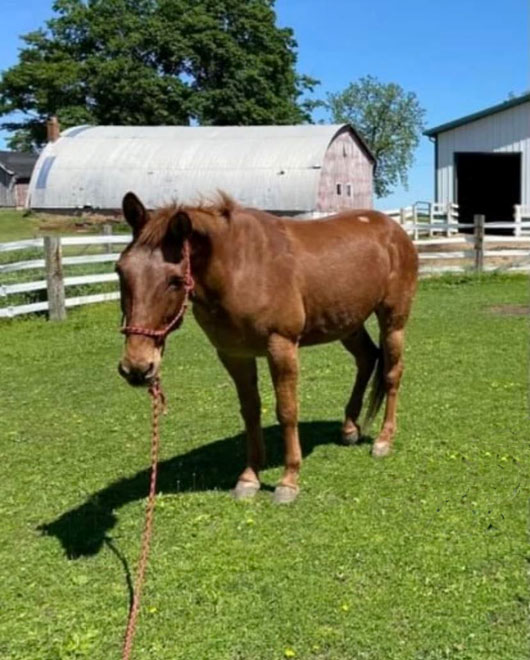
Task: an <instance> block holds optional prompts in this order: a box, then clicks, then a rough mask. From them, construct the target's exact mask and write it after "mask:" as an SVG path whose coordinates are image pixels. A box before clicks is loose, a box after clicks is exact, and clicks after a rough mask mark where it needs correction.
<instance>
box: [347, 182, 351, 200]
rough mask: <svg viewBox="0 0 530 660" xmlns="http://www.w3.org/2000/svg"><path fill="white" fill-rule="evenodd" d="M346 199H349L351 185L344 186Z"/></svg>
mask: <svg viewBox="0 0 530 660" xmlns="http://www.w3.org/2000/svg"><path fill="white" fill-rule="evenodd" d="M346 197H351V183H347V184H346Z"/></svg>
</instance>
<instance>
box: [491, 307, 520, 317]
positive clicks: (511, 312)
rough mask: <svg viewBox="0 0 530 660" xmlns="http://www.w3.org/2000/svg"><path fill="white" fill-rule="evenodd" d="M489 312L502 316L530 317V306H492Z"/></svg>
mask: <svg viewBox="0 0 530 660" xmlns="http://www.w3.org/2000/svg"><path fill="white" fill-rule="evenodd" d="M487 311H488V312H490V313H491V314H498V315H500V316H530V305H492V306H491V307H488V308H487Z"/></svg>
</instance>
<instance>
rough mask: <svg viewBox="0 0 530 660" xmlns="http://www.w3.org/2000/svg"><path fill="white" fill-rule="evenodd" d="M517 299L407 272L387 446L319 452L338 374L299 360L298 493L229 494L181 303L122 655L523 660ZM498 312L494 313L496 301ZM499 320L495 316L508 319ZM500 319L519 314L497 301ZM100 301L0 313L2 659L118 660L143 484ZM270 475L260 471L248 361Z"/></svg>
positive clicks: (226, 436) (342, 391)
mask: <svg viewBox="0 0 530 660" xmlns="http://www.w3.org/2000/svg"><path fill="white" fill-rule="evenodd" d="M521 304H528V284H527V281H526V280H525V279H524V278H522V277H485V278H483V280H482V281H481V282H480V281H478V280H477V279H473V278H460V279H459V280H457V279H442V280H433V281H428V282H422V283H421V285H420V290H419V294H418V298H417V304H416V306H415V309H414V312H413V318H412V320H411V323H410V329H409V333H408V342H407V350H406V371H405V376H404V380H403V387H402V396H401V401H400V411H399V423H400V428H399V431H398V434H397V438H396V450H395V453H394V455H393V456H391V457H390V458H388V459H386V460H382V461H377V460H374V459H372V458H371V457H370V445H369V444H368V443H363V444H360V445H359V446H357V447H355V448H347V447H342V446H339V445H338V444H336V441H337V439H338V437H339V431H340V420H341V416H342V409H343V405H344V403H345V401H346V398H347V395H348V393H349V390H350V387H351V383H352V378H353V368H352V363H351V361H350V357H349V356H348V355H347V354H346V352H345V351H344V350H343V349H342V347H341V346H340V345H329V346H324V347H319V348H314V349H305V350H304V351H303V352H302V360H301V362H302V372H303V373H302V378H301V384H300V401H301V438H302V442H303V445H304V451H305V461H304V466H303V471H302V493H301V495H300V497H299V499H298V501H297V502H296V503H295V504H294V505H293V506H289V507H278V506H274V505H273V504H272V503H271V493H270V490H268V489H264V490H263V491H262V492H261V493H260V494H259V495H258V496H257V498H256V499H255V500H254V501H253V502H248V503H243V502H234V501H233V500H232V499H231V497H230V495H229V488H230V487H231V486H232V485H233V484H234V482H235V479H236V476H237V474H238V471H239V470H240V469H241V466H242V457H243V452H242V442H241V437H240V436H239V431H240V428H241V423H240V420H239V415H238V406H237V402H236V397H235V393H234V391H233V388H232V386H231V384H230V382H229V380H228V377H227V376H226V375H225V373H224V372H223V370H222V368H221V366H220V365H219V364H218V362H217V361H216V358H215V356H214V352H213V349H212V348H211V347H210V346H209V345H208V343H207V341H206V339H205V337H204V336H203V335H202V334H201V332H200V331H199V329H198V328H197V326H196V325H195V323H194V322H193V320H192V318H191V316H190V317H189V318H188V319H187V320H186V322H185V324H184V327H183V329H182V330H181V331H180V332H178V333H177V334H176V335H174V336H172V337H171V339H170V340H169V346H168V350H167V352H166V358H165V365H164V378H163V380H164V384H165V389H166V393H167V396H168V402H169V414H168V416H167V417H166V418H165V419H164V421H163V426H162V463H161V474H160V482H159V490H160V491H161V492H160V496H159V499H158V504H157V510H156V515H155V529H154V539H153V546H152V552H151V557H150V562H149V567H148V573H147V584H146V587H145V591H144V597H143V603H142V611H141V615H140V619H139V627H138V632H137V636H136V640H135V648H134V653H133V657H134V658H137V659H139V660H140V659H144V660H147V659H153V658H156V659H157V660H163V659H165V660H190V659H193V660H203V659H204V660H217V659H219V660H275V659H278V660H280V659H282V658H300V659H304V660H317V659H321V660H324V659H326V660H350V659H351V660H357V659H374V660H394V659H396V660H397V659H403V660H410V659H413V660H438V659H442V658H449V659H453V658H455V659H457V660H464V659H466V660H467V659H473V660H478V659H481V660H486V659H488V660H490V659H491V660H525V659H526V658H528V654H529V648H530V647H529V641H530V640H529V627H528V620H529V619H528V617H529V593H528V581H527V579H528V568H529V561H530V553H529V548H528V513H529V511H528V502H529V499H528V498H529V476H530V475H529V471H530V470H529V466H530V450H529V435H528V427H529V411H528V395H527V379H528V317H525V316H524V315H517V314H504V313H494V312H492V311H491V310H490V307H492V306H497V307H498V306H503V305H509V306H512V307H513V306H517V305H521ZM501 311H502V310H501ZM508 311H509V310H508ZM512 311H517V310H516V309H515V310H514V309H512ZM118 323H119V312H118V307H117V305H110V304H109V305H101V306H93V307H88V308H83V309H78V310H75V311H73V312H71V313H70V315H69V319H68V321H67V322H66V323H64V324H51V323H48V322H46V321H45V320H43V319H40V318H32V319H24V320H16V321H8V322H3V323H2V324H1V325H0V333H1V342H0V364H1V365H2V367H1V368H2V379H1V381H0V388H1V392H0V401H1V408H2V415H1V434H0V451H1V455H2V462H3V465H2V479H1V482H0V516H1V518H0V519H1V528H0V530H1V539H2V543H1V544H0V566H1V568H0V577H1V580H0V583H1V585H2V589H1V601H0V657H1V658H2V659H3V660H15V659H16V660H19V659H24V660H36V659H52V658H58V659H66V658H67V659H71V658H90V659H91V660H108V659H110V658H118V657H119V655H120V646H121V640H122V634H123V629H124V625H125V620H126V615H127V608H128V603H129V590H128V580H129V571H130V572H131V573H133V574H134V572H135V570H136V561H137V557H138V554H139V546H140V535H141V530H142V525H143V516H144V506H145V499H146V495H147V489H148V466H149V401H148V397H147V394H146V393H145V391H139V390H134V389H132V388H130V387H128V386H126V385H125V384H124V383H123V382H122V381H121V379H120V378H119V376H118V374H117V371H116V366H117V361H118V358H119V355H120V350H121V343H122V337H121V336H120V335H119V334H118V332H117V327H118ZM260 367H261V371H260V373H261V390H262V395H263V397H262V398H263V406H264V411H263V423H264V427H265V433H266V437H267V441H268V446H269V465H268V468H267V469H266V471H265V472H264V473H263V480H264V483H265V484H266V486H268V487H272V486H273V485H274V484H275V482H276V480H277V478H278V477H279V475H280V472H281V467H280V465H281V457H282V454H281V446H280V437H279V433H278V428H277V426H276V422H275V419H274V401H273V396H272V390H271V386H270V382H269V377H268V375H267V373H266V369H265V365H264V364H261V365H260Z"/></svg>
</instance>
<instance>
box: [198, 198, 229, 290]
mask: <svg viewBox="0 0 530 660" xmlns="http://www.w3.org/2000/svg"><path fill="white" fill-rule="evenodd" d="M188 215H189V217H190V220H191V226H192V233H191V237H190V239H189V242H190V247H191V273H192V276H193V279H194V281H195V289H194V293H193V296H192V298H191V299H192V301H194V302H201V301H202V302H207V301H208V300H209V299H210V298H216V297H218V296H219V295H220V287H221V281H222V277H221V273H220V272H219V259H218V256H219V253H220V252H221V251H222V250H223V244H224V245H225V246H226V244H227V238H228V233H229V231H230V224H229V223H230V221H229V220H228V219H227V218H225V217H223V216H221V215H217V214H212V213H210V212H208V211H201V210H197V209H193V210H189V211H188Z"/></svg>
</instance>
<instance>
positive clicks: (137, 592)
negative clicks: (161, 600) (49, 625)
mask: <svg viewBox="0 0 530 660" xmlns="http://www.w3.org/2000/svg"><path fill="white" fill-rule="evenodd" d="M149 395H150V396H151V410H152V433H151V483H150V485H149V498H148V500H147V506H146V510H145V524H144V531H143V534H142V549H141V552H140V560H139V562H138V571H137V575H136V582H135V584H134V593H133V598H132V603H131V607H130V609H129V618H128V620H127V628H126V630H125V638H124V640H123V651H122V660H129V658H130V655H131V650H132V644H133V639H134V633H135V628H136V620H137V618H138V612H139V611H140V598H141V595H142V587H143V583H144V576H145V569H146V566H147V558H148V556H149V546H150V543H151V532H152V529H153V514H154V510H155V501H156V477H157V472H158V448H159V445H160V432H159V418H160V413H161V412H163V410H164V407H165V397H164V392H163V391H162V387H161V385H160V381H159V380H158V379H157V380H155V381H154V382H153V383H152V384H151V385H150V386H149Z"/></svg>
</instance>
